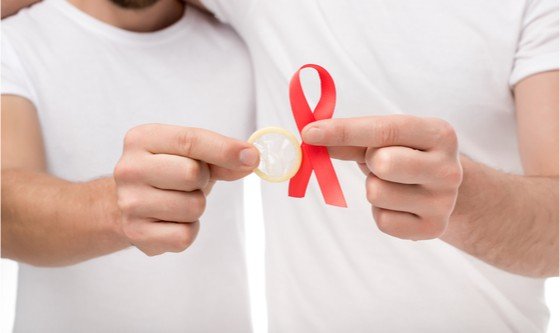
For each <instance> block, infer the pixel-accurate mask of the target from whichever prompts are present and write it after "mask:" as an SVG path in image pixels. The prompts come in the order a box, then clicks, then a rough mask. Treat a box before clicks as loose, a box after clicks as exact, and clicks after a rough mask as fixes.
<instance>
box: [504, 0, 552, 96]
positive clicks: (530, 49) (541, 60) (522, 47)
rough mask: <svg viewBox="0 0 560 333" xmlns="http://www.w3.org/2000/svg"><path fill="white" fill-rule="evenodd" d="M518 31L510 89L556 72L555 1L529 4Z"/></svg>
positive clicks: (548, 0)
mask: <svg viewBox="0 0 560 333" xmlns="http://www.w3.org/2000/svg"><path fill="white" fill-rule="evenodd" d="M521 29H522V30H521V34H520V37H519V42H518V44H517V51H516V53H515V59H514V64H513V70H512V73H511V76H510V80H509V84H510V86H512V87H513V86H514V85H515V84H517V83H518V82H519V81H521V80H522V79H524V78H526V77H528V76H530V75H533V74H536V73H539V72H544V71H549V70H554V69H558V63H559V60H558V0H529V2H528V4H527V8H526V9H525V15H524V18H523V22H522V27H521Z"/></svg>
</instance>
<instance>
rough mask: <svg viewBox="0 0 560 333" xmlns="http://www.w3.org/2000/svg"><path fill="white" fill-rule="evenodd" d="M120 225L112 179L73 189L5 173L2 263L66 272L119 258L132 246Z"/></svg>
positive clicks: (27, 174) (41, 176)
mask: <svg viewBox="0 0 560 333" xmlns="http://www.w3.org/2000/svg"><path fill="white" fill-rule="evenodd" d="M118 219H119V210H118V207H117V202H116V192H115V184H114V181H113V179H112V178H104V179H99V180H94V181H91V182H86V183H71V182H67V181H64V180H61V179H58V178H55V177H53V176H50V175H47V174H45V173H39V172H31V171H20V170H5V171H2V257H5V258H10V259H14V260H17V261H21V262H26V263H29V264H32V265H37V266H62V265H70V264H74V263H77V262H80V261H83V260H87V259H90V258H94V257H98V256H101V255H104V254H108V253H111V252H115V251H118V250H120V249H123V248H125V247H127V246H128V245H129V244H128V243H127V242H126V241H124V238H123V237H122V236H121V234H120V228H119V221H118Z"/></svg>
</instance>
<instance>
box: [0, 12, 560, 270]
mask: <svg viewBox="0 0 560 333" xmlns="http://www.w3.org/2000/svg"><path fill="white" fill-rule="evenodd" d="M8 2H9V1H8ZM4 3H6V2H3V4H2V6H3V8H4ZM194 4H195V5H198V6H201V4H200V2H199V1H194ZM514 95H515V104H516V115H517V124H518V138H519V150H520V156H521V159H522V162H523V168H524V174H523V175H511V174H507V173H504V172H501V171H498V170H495V169H492V168H490V167H488V166H485V165H484V164H482V163H478V162H475V161H473V160H471V159H469V158H468V157H466V156H461V155H459V153H458V146H457V138H456V134H455V131H454V129H453V128H452V127H451V126H450V125H449V124H448V123H445V122H444V121H442V120H439V119H433V118H420V117H414V116H386V117H376V116H374V117H365V118H354V119H330V120H324V121H319V122H315V123H313V124H310V125H309V126H308V127H307V128H306V129H305V130H304V132H303V133H302V134H303V139H304V141H306V142H308V143H310V144H317V145H325V146H329V147H330V151H331V156H333V157H335V158H340V159H344V160H354V161H357V162H358V164H359V166H360V168H361V169H362V171H363V172H364V173H365V174H366V180H365V184H366V189H367V197H366V199H367V200H368V201H369V202H370V203H371V206H372V215H373V216H374V217H375V221H376V223H377V225H378V227H379V228H380V229H381V230H382V231H383V232H385V233H387V234H389V235H392V236H395V237H399V238H403V239H411V240H421V239H432V238H438V237H439V238H440V239H442V240H444V241H446V242H448V243H449V244H451V245H453V246H455V247H457V248H459V249H461V250H463V251H465V252H467V253H469V254H471V255H473V256H475V257H477V258H479V259H481V260H483V261H485V262H487V263H489V264H491V265H493V266H496V267H498V268H501V269H504V270H507V271H509V272H512V273H516V274H520V275H525V276H531V277H548V276H558V273H559V272H558V261H559V258H558V219H559V214H558V200H559V198H558V72H557V71H553V72H546V73H540V74H536V75H533V76H531V77H528V78H526V79H524V80H522V81H521V82H519V83H518V84H517V85H516V86H515V88H514ZM426 207H428V208H429V209H426Z"/></svg>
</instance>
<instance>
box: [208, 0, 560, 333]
mask: <svg viewBox="0 0 560 333" xmlns="http://www.w3.org/2000/svg"><path fill="white" fill-rule="evenodd" d="M204 2H205V3H206V5H207V6H208V8H209V9H210V10H211V11H213V12H215V13H216V14H217V16H218V17H219V18H221V19H222V20H223V21H225V22H228V23H231V25H232V26H233V27H234V29H236V31H237V32H238V33H239V34H240V36H241V37H242V38H243V39H244V40H245V42H246V43H247V45H248V47H249V51H250V53H251V57H252V60H253V65H254V69H255V84H256V91H257V119H258V126H259V127H264V126H271V125H274V126H281V127H284V128H287V129H289V130H291V131H292V132H293V133H297V129H296V126H295V122H294V119H293V117H292V114H291V111H290V105H289V99H288V84H289V80H290V78H291V76H292V74H293V73H294V72H295V71H296V70H297V69H298V68H299V67H300V66H301V65H303V64H306V63H315V64H319V65H321V66H323V67H325V68H326V69H327V70H329V72H330V73H331V74H332V76H333V78H334V80H335V83H336V86H337V92H338V94H337V106H336V109H335V112H334V117H336V118H344V117H358V116H368V115H385V114H399V113H403V114H412V115H418V116H434V117H439V118H443V119H445V120H447V121H449V122H450V123H451V124H452V125H453V126H454V127H455V129H456V131H457V133H458V136H459V141H460V149H461V153H463V154H466V155H467V156H470V157H472V158H473V159H475V160H477V161H480V162H482V163H485V164H487V165H489V166H491V167H494V168H497V169H500V170H503V171H506V172H513V173H521V172H522V168H521V164H520V157H519V152H518V148H517V136H516V124H515V109H514V100H513V97H512V86H513V85H515V84H516V83H517V82H518V81H519V80H521V79H523V78H525V77H527V76H528V75H531V74H534V73H538V72H542V71H547V70H553V69H557V68H558V2H557V1H556V0H508V1H489V0H469V1H440V0H426V1H409V0H391V1H389V0H387V1H381V0H349V1H335V0H308V1H297V0H283V1H257V0H238V1H231V0H205V1H204ZM314 74H315V73H314V72H313V71H312V70H309V71H306V72H305V73H303V78H302V81H303V84H304V88H306V90H305V91H306V93H308V96H310V95H315V96H314V97H315V98H311V100H312V101H311V102H310V104H311V105H314V103H315V102H316V101H317V90H318V86H319V82H318V78H317V77H316V75H314ZM334 166H335V169H336V172H337V174H338V177H339V180H340V183H341V186H342V189H343V191H344V194H345V195H346V199H347V202H348V206H349V207H348V208H347V209H344V208H337V207H331V206H327V205H325V204H324V201H323V198H322V196H321V193H320V191H319V189H318V186H317V183H316V180H315V177H314V176H313V177H312V178H311V181H310V185H309V188H308V191H307V195H306V197H305V198H303V199H296V198H289V197H288V195H287V193H288V183H287V182H286V183H284V184H270V183H264V184H263V200H264V217H265V230H266V260H267V265H266V267H267V280H266V285H267V299H268V305H269V320H270V322H269V327H270V331H271V332H283V333H285V332H290V333H303V332H322V333H325V332H333V333H334V332H384V333H390V332H430V333H432V332H484V333H486V332H492V333H499V332H542V331H544V330H545V327H546V324H547V320H548V310H547V308H546V306H545V303H544V298H543V280H542V279H530V278H525V277H521V276H517V275H513V274H509V273H506V272H504V271H501V270H499V269H496V268H494V267H491V266H489V265H487V264H485V263H482V262H481V261H479V260H477V259H475V258H473V257H471V256H469V255H466V254H465V253H462V252H461V251H459V250H457V249H455V248H453V247H451V246H449V245H448V244H446V243H444V242H442V241H440V240H432V241H422V242H411V241H405V240H400V239H396V238H392V237H390V236H388V235H385V234H383V233H381V232H380V231H379V230H378V229H377V227H376V225H375V223H374V221H373V218H372V217H371V213H370V206H369V205H368V203H367V201H366V195H365V186H364V183H365V177H364V175H363V174H362V173H361V172H360V171H359V169H358V168H357V166H356V165H355V164H354V163H352V162H342V161H335V162H334Z"/></svg>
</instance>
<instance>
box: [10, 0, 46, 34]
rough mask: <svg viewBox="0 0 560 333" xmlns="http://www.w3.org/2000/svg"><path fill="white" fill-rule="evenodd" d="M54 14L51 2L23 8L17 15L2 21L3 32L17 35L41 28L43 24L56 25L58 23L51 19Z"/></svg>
mask: <svg viewBox="0 0 560 333" xmlns="http://www.w3.org/2000/svg"><path fill="white" fill-rule="evenodd" d="M52 13H53V8H52V3H51V2H50V1H42V2H39V3H37V4H34V5H32V6H30V7H27V8H23V9H22V10H20V11H19V12H18V13H17V14H15V15H13V16H10V17H8V18H5V19H3V20H2V32H3V33H15V32H17V31H22V30H25V31H30V30H34V29H37V28H40V26H41V25H42V24H43V23H48V22H49V21H50V22H51V24H56V23H55V22H56V21H54V20H52V19H49V16H50V15H52ZM22 33H23V31H22Z"/></svg>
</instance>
